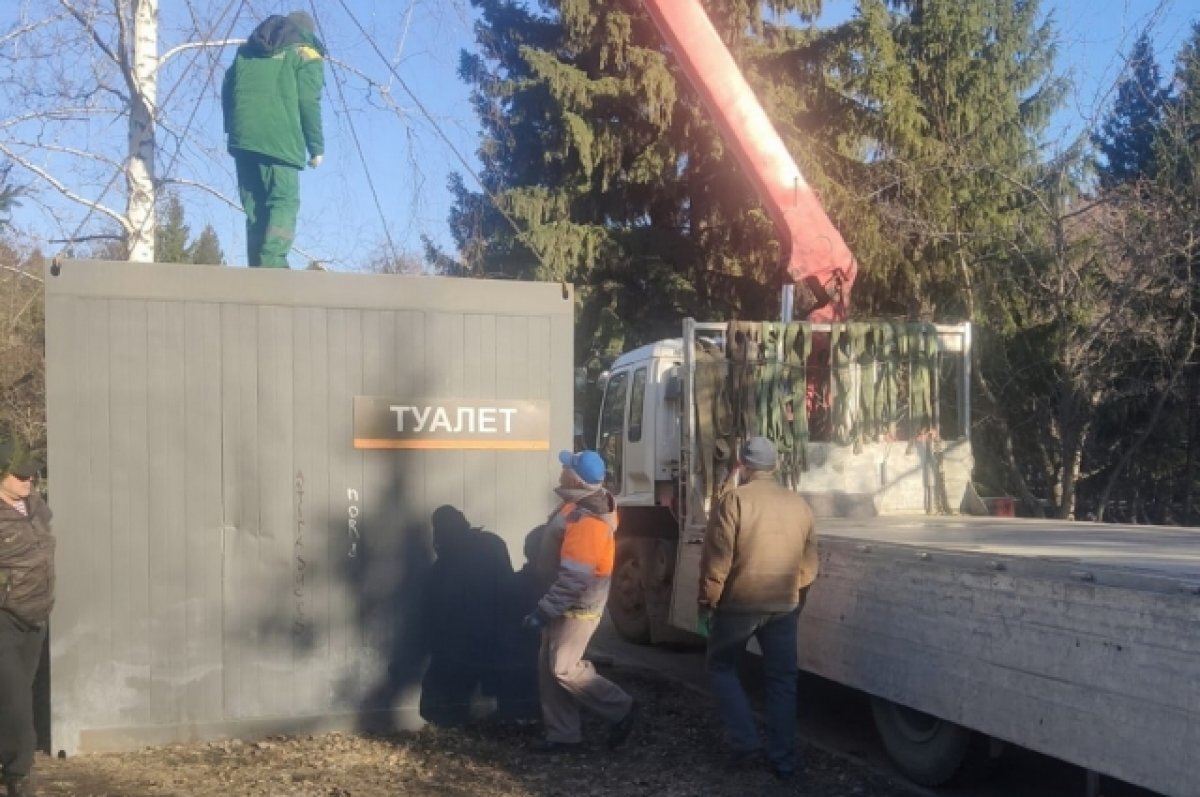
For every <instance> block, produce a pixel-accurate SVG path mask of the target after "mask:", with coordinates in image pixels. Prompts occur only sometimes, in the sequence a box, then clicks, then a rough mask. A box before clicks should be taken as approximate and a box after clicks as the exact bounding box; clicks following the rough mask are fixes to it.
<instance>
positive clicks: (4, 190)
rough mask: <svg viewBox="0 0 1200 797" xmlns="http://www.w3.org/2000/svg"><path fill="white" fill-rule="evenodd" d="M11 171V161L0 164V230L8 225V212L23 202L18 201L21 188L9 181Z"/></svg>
mask: <svg viewBox="0 0 1200 797" xmlns="http://www.w3.org/2000/svg"><path fill="white" fill-rule="evenodd" d="M11 171H12V164H11V163H5V164H2V165H0V230H3V229H4V228H5V227H7V226H8V223H9V217H8V214H9V213H10V212H11V211H12V209H13V207H14V206H16V205H19V204H21V203H20V202H18V201H17V197H19V196H20V195H21V189H20V188H18V187H17V186H14V185H11V184H10V183H9V181H8V177H9V173H10V172H11Z"/></svg>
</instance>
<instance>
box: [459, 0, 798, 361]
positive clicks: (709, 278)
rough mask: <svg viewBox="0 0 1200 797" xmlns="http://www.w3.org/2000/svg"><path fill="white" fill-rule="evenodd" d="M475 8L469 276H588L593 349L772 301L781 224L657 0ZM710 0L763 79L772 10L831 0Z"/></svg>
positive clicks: (552, 0) (464, 251) (580, 281)
mask: <svg viewBox="0 0 1200 797" xmlns="http://www.w3.org/2000/svg"><path fill="white" fill-rule="evenodd" d="M473 4H474V5H475V6H476V7H477V8H478V9H479V10H480V18H481V22H480V26H479V34H478V43H479V52H478V53H476V54H464V56H463V59H462V64H461V67H460V74H461V75H462V77H463V78H464V80H466V81H467V82H468V83H469V84H471V86H472V87H473V96H474V103H475V107H476V111H477V114H478V116H479V118H480V121H481V124H482V126H483V130H484V143H483V145H482V147H481V148H480V152H479V155H480V160H481V162H482V164H483V169H482V173H481V179H482V182H483V186H484V190H483V191H478V192H477V191H473V190H471V189H469V188H468V187H467V186H466V185H465V183H464V182H463V181H462V180H460V179H455V180H454V181H453V183H452V187H453V190H454V191H455V193H456V195H457V201H456V204H455V207H454V208H453V210H452V212H451V228H452V230H453V233H454V235H455V239H456V242H457V243H458V246H459V254H460V257H461V260H462V267H463V271H464V272H465V273H467V274H471V275H481V276H482V275H495V274H500V275H505V276H514V277H521V278H536V279H550V280H560V279H561V280H569V281H571V282H574V283H575V284H576V285H578V286H580V296H581V298H582V302H583V305H582V307H581V312H580V316H579V317H580V323H579V330H578V335H577V339H578V341H579V342H580V351H579V352H578V354H579V359H580V361H581V362H586V361H588V360H589V358H591V357H593V356H605V355H611V354H613V353H615V352H617V351H620V350H621V349H623V348H627V347H628V346H631V345H633V344H635V343H638V342H641V341H642V340H645V339H647V338H651V337H657V336H661V335H665V334H671V333H672V332H673V330H674V327H675V326H676V321H677V319H678V318H679V317H680V316H681V315H684V314H694V315H700V316H706V317H721V316H726V315H729V314H730V313H737V312H744V313H746V314H748V315H754V316H757V317H766V316H767V315H768V314H773V313H774V312H775V307H776V305H775V299H774V294H775V288H776V287H777V285H778V284H779V280H780V275H779V273H778V271H779V267H778V252H779V248H778V245H777V243H776V242H775V240H774V231H773V228H772V225H771V223H770V220H769V219H768V218H767V216H766V214H765V213H764V212H763V211H762V210H761V208H760V207H759V206H758V202H757V199H756V198H755V197H754V196H753V193H752V189H751V187H750V185H749V183H748V182H747V181H746V180H745V177H744V175H742V174H741V173H740V169H739V168H738V166H737V163H736V161H735V159H734V157H733V155H732V153H731V152H730V151H729V149H728V147H727V146H726V145H725V144H724V143H723V142H722V140H721V137H720V135H719V134H718V132H717V131H716V129H715V127H714V126H713V124H712V123H711V122H710V120H709V114H708V113H707V112H705V111H704V110H703V109H702V107H701V105H700V103H699V101H698V99H697V97H696V94H695V92H694V91H693V90H692V89H691V88H690V86H688V85H687V83H686V81H685V80H684V79H683V78H682V75H681V73H680V70H679V68H678V66H677V64H676V63H674V61H673V59H672V58H671V57H670V56H669V55H668V54H667V52H666V48H665V46H664V45H663V43H662V41H661V36H660V34H659V33H658V31H657V30H656V28H655V27H654V25H653V23H652V22H651V20H650V19H649V18H648V17H647V16H646V13H645V11H644V9H643V8H642V5H641V3H640V2H637V0H613V1H612V2H604V3H599V2H595V0H547V2H544V3H541V4H540V8H541V11H540V12H539V11H534V10H532V9H531V8H530V6H529V5H528V4H526V3H518V2H511V1H510V0H473ZM707 6H708V9H709V11H710V13H711V15H712V17H713V19H714V22H715V24H716V25H717V26H718V28H719V29H720V30H721V31H722V33H723V35H724V36H725V37H726V40H727V41H729V42H730V43H731V47H732V49H733V50H734V51H735V53H736V55H737V56H738V57H739V58H741V59H742V60H743V63H744V64H745V66H746V71H747V72H748V74H749V75H750V77H751V78H752V79H756V78H757V73H756V67H755V61H756V59H758V60H759V61H761V62H762V63H766V61H767V56H768V55H769V53H768V49H769V48H767V47H766V29H765V27H764V25H763V23H762V8H763V7H764V6H770V7H772V10H775V11H802V12H806V13H808V12H812V11H813V10H814V4H812V3H807V2H799V1H798V0H790V1H789V2H780V0H774V1H773V2H770V3H760V2H758V1H757V0H719V1H715V2H711V3H708V4H707ZM759 87H760V88H762V87H763V86H762V82H761V81H759ZM780 96H782V95H780ZM775 110H777V111H778V110H780V109H778V108H776V109H775ZM794 113H795V109H784V115H788V114H794Z"/></svg>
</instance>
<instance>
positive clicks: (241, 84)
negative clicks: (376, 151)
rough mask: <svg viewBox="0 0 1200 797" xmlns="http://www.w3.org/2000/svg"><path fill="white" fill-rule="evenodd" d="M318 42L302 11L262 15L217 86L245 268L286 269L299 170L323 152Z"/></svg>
mask: <svg viewBox="0 0 1200 797" xmlns="http://www.w3.org/2000/svg"><path fill="white" fill-rule="evenodd" d="M324 85H325V45H323V44H322V43H321V41H320V39H318V38H317V37H316V36H315V35H314V33H313V20H312V17H310V16H309V15H308V14H306V13H304V12H303V11H297V12H294V13H292V14H288V15H287V16H286V17H280V16H272V17H268V18H267V19H266V20H264V21H263V22H262V23H261V24H260V25H259V26H258V27H257V28H255V29H254V32H253V33H251V34H250V38H249V39H248V40H247V41H246V43H245V44H243V45H242V46H241V47H239V48H238V52H237V57H235V58H234V60H233V65H232V66H230V67H229V69H228V70H227V71H226V72H225V81H224V83H223V84H222V85H221V110H222V113H223V116H224V120H225V135H226V136H227V138H228V148H229V154H230V155H232V156H233V160H234V163H235V165H236V166H237V180H238V193H239V194H240V195H241V200H242V208H243V209H244V210H245V211H246V257H247V260H248V264H249V265H250V266H266V267H271V268H287V266H288V262H287V255H288V252H289V251H291V248H292V241H293V239H294V238H295V233H296V216H297V213H298V212H299V210H300V170H301V169H303V168H304V167H305V166H306V165H307V166H309V167H310V168H314V169H315V168H316V167H318V166H320V165H321V161H322V159H323V158H324V156H325V137H324V131H323V129H322V124H321V90H322V88H323V87H324Z"/></svg>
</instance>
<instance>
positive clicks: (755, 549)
mask: <svg viewBox="0 0 1200 797" xmlns="http://www.w3.org/2000/svg"><path fill="white" fill-rule="evenodd" d="M778 460H779V457H778V454H777V453H776V451H775V446H774V445H773V444H772V443H771V441H770V440H768V439H766V438H765V437H751V438H750V439H749V440H747V441H746V443H745V444H744V445H743V446H742V450H741V452H740V453H739V456H738V475H739V478H740V481H741V486H740V487H737V488H735V489H732V490H730V491H728V492H726V493H725V494H724V495H723V496H722V497H721V499H720V502H719V503H718V505H717V508H716V510H715V511H714V512H713V513H712V515H711V516H710V518H709V522H708V528H707V529H706V530H705V533H704V546H703V548H702V549H701V554H700V597H699V601H700V607H699V610H700V617H701V625H702V627H704V626H707V628H708V654H707V656H706V659H705V664H706V668H707V669H708V674H709V679H710V681H711V683H712V687H713V692H715V694H716V698H717V708H718V710H719V712H720V715H721V721H722V723H723V724H724V726H725V734H726V737H727V740H728V743H729V747H730V754H731V764H732V765H733V766H734V767H735V768H741V767H745V766H748V765H751V764H753V762H754V761H755V760H756V759H758V758H759V757H760V755H761V753H762V741H761V740H760V738H759V735H758V730H757V729H756V728H755V726H754V715H753V714H751V712H750V704H749V702H748V701H747V700H746V693H745V690H744V689H743V688H742V684H741V681H740V680H739V679H738V660H739V659H740V658H741V657H742V655H743V654H744V653H745V650H746V644H747V643H748V642H749V641H750V638H751V637H755V638H756V639H757V640H758V644H759V647H760V648H761V649H762V654H763V664H764V666H765V670H766V680H767V699H766V704H767V706H766V713H767V750H766V752H767V761H768V763H769V764H770V766H771V770H772V771H773V772H774V773H775V775H776V776H777V777H779V778H780V779H788V778H790V777H791V776H792V775H794V774H795V772H796V742H795V735H796V677H797V675H798V671H797V666H796V631H797V623H798V621H799V619H800V610H801V609H802V608H803V607H804V598H805V595H806V593H807V591H808V587H809V585H810V584H812V582H813V580H814V579H815V578H816V577H817V535H816V530H815V528H814V523H813V514H812V509H811V508H809V505H808V502H807V501H805V500H804V499H803V498H801V497H800V496H799V495H797V494H796V493H794V492H792V491H791V490H788V489H787V488H785V487H783V486H782V485H780V484H779V483H778V482H777V481H776V480H775V469H776V467H777V466H778Z"/></svg>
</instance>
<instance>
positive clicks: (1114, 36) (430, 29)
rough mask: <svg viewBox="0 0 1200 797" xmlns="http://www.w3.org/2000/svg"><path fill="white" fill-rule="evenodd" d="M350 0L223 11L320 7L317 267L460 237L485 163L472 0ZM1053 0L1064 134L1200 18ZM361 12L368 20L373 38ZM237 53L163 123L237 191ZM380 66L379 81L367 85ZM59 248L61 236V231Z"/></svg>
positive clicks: (42, 204)
mask: <svg viewBox="0 0 1200 797" xmlns="http://www.w3.org/2000/svg"><path fill="white" fill-rule="evenodd" d="M345 2H346V5H347V7H348V9H349V13H347V11H346V9H344V8H343V6H342V0H319V2H317V3H316V4H315V5H313V6H309V5H308V3H309V0H290V2H279V1H278V0H247V2H245V3H244V4H243V6H244V8H243V9H242V10H241V12H240V14H239V16H238V18H237V19H232V18H228V17H227V18H223V19H222V22H221V25H220V26H219V32H220V33H222V34H223V33H225V32H226V31H232V32H233V35H235V36H245V35H246V34H247V33H248V32H249V30H250V29H252V28H253V26H254V24H255V21H256V20H258V19H261V18H262V17H263V16H265V15H267V14H270V13H286V12H287V11H290V10H292V9H293V8H294V7H302V8H315V9H316V10H317V14H316V16H317V18H318V23H319V25H320V28H321V31H320V32H321V34H322V35H323V37H324V39H325V40H326V42H327V44H328V46H329V50H330V53H331V55H332V58H333V61H332V63H331V65H330V68H329V72H328V77H327V91H326V96H325V103H324V109H325V118H326V139H327V150H328V153H327V156H326V161H325V163H324V164H323V165H322V167H321V168H320V169H318V170H316V171H314V172H306V173H305V174H304V176H303V177H302V208H301V216H300V224H299V229H298V239H297V244H298V246H299V247H300V248H301V249H302V250H303V252H304V254H296V253H293V256H292V262H293V266H302V265H304V263H305V260H306V258H307V257H308V256H311V257H315V258H317V259H320V260H323V261H326V262H329V263H331V264H333V266H334V267H335V268H339V269H347V268H353V267H355V266H356V264H361V263H362V262H364V261H365V260H367V259H368V258H369V257H370V256H371V255H372V254H373V253H375V252H381V251H384V250H385V249H386V247H387V238H388V235H390V237H391V245H392V246H394V247H395V249H397V250H399V251H401V252H413V253H417V252H419V251H420V247H421V243H420V242H421V238H422V236H428V237H430V238H432V239H433V240H435V241H438V242H439V243H441V244H443V245H446V246H449V245H450V235H449V231H448V227H447V224H446V216H447V211H448V209H449V207H450V203H451V200H450V196H449V194H448V192H447V190H446V181H447V178H448V176H449V175H450V174H451V173H452V172H455V171H457V172H463V171H464V165H463V162H462V160H460V157H461V158H464V159H465V160H466V162H467V163H468V164H469V165H471V166H472V167H473V166H474V162H475V161H474V151H475V148H476V146H477V135H478V134H477V125H476V122H475V119H474V115H473V113H472V111H471V108H470V104H469V100H468V96H467V87H466V86H465V85H464V84H463V83H462V82H461V81H460V80H459V79H458V76H457V66H458V58H459V51H460V50H461V49H463V48H464V47H465V48H469V47H471V46H472V31H471V26H472V18H471V14H470V10H469V8H468V6H467V3H466V2H465V0H345ZM160 3H161V13H162V17H163V30H162V33H161V47H160V49H162V50H166V49H168V48H170V47H172V46H174V45H176V44H179V43H181V42H182V41H186V40H188V34H187V32H186V31H185V30H184V28H185V27H186V26H185V25H184V24H183V22H184V19H185V18H184V16H183V11H184V9H185V8H186V7H187V4H186V3H185V2H184V0H160ZM191 3H192V5H193V6H194V7H195V8H196V9H197V10H198V11H199V12H201V17H203V15H204V14H205V13H207V14H208V15H210V18H211V16H213V15H216V14H218V13H219V12H220V11H222V10H228V9H229V8H233V7H236V3H233V4H231V3H229V2H227V0H191ZM0 5H2V6H3V7H2V8H0V32H2V31H5V30H9V29H10V28H11V27H12V26H13V25H14V24H16V23H17V21H18V20H19V19H20V18H22V17H21V14H22V13H24V15H25V16H24V18H25V19H30V18H35V17H36V16H37V14H38V13H39V11H40V9H41V8H45V7H52V6H54V5H55V4H54V3H51V2H50V0H5V2H4V3H2V4H0ZM826 5H827V13H826V15H825V16H824V17H823V19H822V21H823V22H833V21H836V20H838V19H843V18H845V17H846V16H847V15H848V14H850V13H852V11H853V8H854V4H853V2H851V1H850V0H833V1H832V2H827V4H826ZM1043 8H1044V10H1045V11H1046V12H1048V13H1051V14H1053V17H1054V20H1055V24H1056V27H1057V29H1058V31H1059V34H1060V57H1059V64H1058V68H1059V70H1060V71H1062V72H1064V73H1066V74H1068V75H1069V76H1070V77H1071V78H1072V81H1073V84H1074V88H1073V90H1072V92H1071V95H1070V97H1069V98H1068V101H1067V104H1066V107H1064V109H1063V110H1062V112H1060V114H1059V116H1058V117H1057V118H1056V120H1055V123H1054V133H1055V137H1056V139H1060V140H1063V141H1065V140H1066V139H1067V138H1069V137H1070V136H1072V135H1075V134H1077V133H1078V131H1079V130H1081V129H1083V128H1084V127H1085V126H1086V125H1087V124H1088V122H1089V120H1092V119H1094V118H1096V117H1097V116H1098V115H1100V114H1102V113H1103V111H1104V108H1105V106H1106V103H1107V102H1108V101H1109V99H1110V92H1111V88H1112V86H1113V85H1114V83H1115V82H1116V80H1117V78H1118V76H1119V74H1120V71H1121V68H1122V65H1123V61H1122V56H1123V55H1124V54H1126V53H1127V52H1128V51H1129V49H1130V47H1131V45H1132V43H1133V41H1134V39H1136V37H1137V35H1138V33H1139V32H1140V31H1141V30H1142V29H1143V28H1144V27H1146V26H1147V25H1149V26H1150V28H1151V31H1152V35H1153V37H1154V40H1155V43H1156V45H1157V48H1158V54H1159V59H1160V65H1161V66H1162V67H1163V71H1164V74H1169V73H1170V69H1171V61H1172V59H1173V57H1174V55H1175V53H1176V52H1177V51H1178V48H1179V46H1180V44H1181V43H1182V42H1183V41H1184V39H1185V38H1186V36H1187V34H1188V29H1189V25H1190V24H1191V23H1192V22H1194V21H1197V20H1200V0H1162V2H1155V0H1043ZM355 20H357V23H361V24H362V25H363V26H364V27H365V28H366V29H367V30H368V32H369V33H370V40H368V38H367V37H365V36H364V35H363V34H362V32H361V31H360V30H359V28H358V26H357V23H356V22H355ZM372 40H373V41H374V42H375V43H376V44H377V46H378V47H379V49H380V51H381V53H382V57H381V55H380V54H379V53H377V52H376V51H375V49H374V48H373V47H372V45H371V41H372ZM231 58H232V50H231V49H226V50H224V51H221V52H216V51H211V50H204V51H191V52H189V53H185V54H184V55H182V56H180V57H178V58H176V59H173V60H172V61H171V62H170V63H168V64H167V65H166V66H164V68H163V79H162V83H161V85H160V100H163V102H164V107H165V110H166V113H167V116H168V118H169V119H171V120H172V124H173V126H174V127H175V128H176V129H178V128H182V127H184V126H185V125H187V126H189V134H190V138H191V139H193V140H192V141H191V142H190V143H189V144H187V145H185V146H183V147H177V146H176V144H175V142H174V140H173V139H171V138H170V136H163V137H162V140H161V143H162V147H163V152H162V154H161V156H160V171H162V172H169V173H170V174H172V175H176V176H182V177H185V178H187V179H190V180H196V181H200V182H203V183H206V184H207V185H209V186H211V187H213V188H214V189H216V190H217V191H219V192H220V193H222V194H223V195H225V196H226V197H233V196H234V195H235V193H236V189H235V181H234V177H233V169H232V162H231V161H230V159H229V158H228V156H227V155H225V153H224V151H223V145H222V143H221V131H220V106H219V101H218V87H219V81H220V73H221V71H222V70H223V68H224V66H225V65H226V64H228V62H229V60H230V59H231ZM80 63H82V61H81V62H80ZM393 69H394V70H395V74H393V72H392V70H393ZM210 73H211V74H212V75H213V77H212V79H209V74H210ZM397 74H398V75H399V80H397V78H396V75H397ZM368 80H370V81H372V82H373V86H368V82H367V81H368ZM400 81H403V85H401V82H400ZM176 83H179V86H178V88H175V84H176ZM381 89H382V90H383V91H384V92H386V94H384V93H381ZM164 98H165V99H164ZM389 98H390V99H389ZM5 106H7V107H5ZM422 109H424V110H422ZM20 110H21V109H20V108H19V102H18V101H17V100H14V99H13V97H12V96H11V95H10V96H7V97H4V96H0V119H6V118H11V117H12V116H14V115H15V114H17V113H19V112H20ZM426 112H427V113H428V117H427V116H426ZM10 135H17V133H15V132H14V131H13V130H12V129H10V128H4V129H0V139H2V138H3V137H4V136H10ZM24 135H25V138H26V139H28V138H29V135H28V134H24ZM79 135H82V136H83V137H82V139H81V140H80V141H78V142H75V143H78V144H79V145H80V146H81V147H85V148H86V147H95V148H103V147H108V148H111V149H112V151H114V152H115V151H119V148H120V147H121V146H122V145H123V141H124V130H123V128H122V127H121V125H119V124H116V125H114V124H112V123H111V122H110V123H108V124H93V125H91V126H90V127H89V128H87V130H86V132H85V133H84V134H79V133H76V132H72V133H70V136H72V137H75V136H79ZM44 164H45V165H46V166H47V167H48V168H57V169H59V170H61V171H60V174H61V176H62V179H63V180H64V181H65V182H68V183H69V182H71V180H72V179H75V173H74V171H73V170H72V167H71V166H70V165H68V164H66V163H65V162H63V161H62V160H61V159H57V160H56V159H55V158H47V159H46V160H45V161H44ZM18 179H21V178H20V177H18ZM79 179H80V180H81V181H82V180H83V178H82V177H80V178H79ZM468 180H469V178H468ZM105 184H106V181H105V180H102V179H99V178H98V177H93V178H92V180H91V182H90V183H86V184H84V186H83V187H84V188H86V189H87V190H90V191H91V193H90V194H89V196H98V195H99V194H100V191H101V189H102V188H103V187H104V185H105ZM120 187H121V186H120V184H119V183H118V184H116V186H114V187H110V189H109V191H108V193H107V194H106V195H105V197H104V199H105V201H106V202H108V203H109V204H112V205H114V206H118V207H119V206H120V205H121V204H122V202H123V199H122V198H121V196H120ZM180 190H181V196H182V198H183V199H184V202H185V205H186V207H187V216H188V220H189V222H190V224H191V225H192V228H193V232H198V231H199V229H200V227H202V226H203V225H204V224H205V223H211V224H212V225H213V226H214V228H215V229H216V230H217V232H218V235H219V236H220V238H221V242H222V245H223V246H224V248H225V252H226V255H227V256H228V257H229V258H230V260H231V262H233V263H235V264H236V263H242V262H244V253H243V248H244V238H243V233H242V223H243V220H242V217H241V215H240V213H239V212H238V211H237V210H235V209H234V208H231V207H229V206H228V205H226V204H225V203H223V202H221V201H218V200H216V199H214V198H213V197H211V196H210V195H209V194H207V193H205V192H201V191H197V190H194V189H187V188H184V189H180ZM377 202H378V207H377ZM84 215H85V214H84V212H83V211H82V210H79V209H78V208H77V207H76V206H73V205H71V204H69V203H66V202H64V201H62V200H61V199H59V198H57V197H56V196H55V195H54V194H53V192H51V191H47V190H42V191H39V192H38V194H37V195H36V197H35V198H34V199H33V201H29V200H27V201H26V202H25V203H24V205H23V207H21V208H20V209H18V210H17V212H16V213H15V214H14V222H15V223H16V224H17V225H18V226H21V227H23V228H25V229H26V230H30V231H32V232H34V233H35V234H36V235H37V236H39V237H40V238H42V239H48V238H54V237H63V236H65V235H69V234H72V233H74V232H75V231H76V229H78V227H79V224H80V222H81V220H82V219H83V218H84ZM104 226H105V222H104V220H103V218H102V217H98V216H96V214H92V216H91V217H90V218H89V219H88V221H87V223H86V224H85V225H84V230H83V232H84V233H94V232H100V231H103V228H104ZM109 228H110V229H111V226H110V227H109ZM385 230H386V233H385ZM47 248H48V249H49V250H50V251H56V250H57V246H56V245H47Z"/></svg>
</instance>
